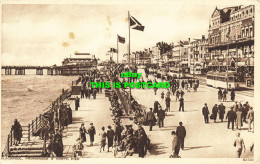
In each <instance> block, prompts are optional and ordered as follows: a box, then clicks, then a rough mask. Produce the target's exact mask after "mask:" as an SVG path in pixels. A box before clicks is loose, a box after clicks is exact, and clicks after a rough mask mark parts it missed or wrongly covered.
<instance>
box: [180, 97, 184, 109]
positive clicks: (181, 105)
mask: <svg viewBox="0 0 260 164" xmlns="http://www.w3.org/2000/svg"><path fill="white" fill-rule="evenodd" d="M179 101H180V106H179V111H181V109H182V111H183V112H184V99H183V97H181V98H180V100H179Z"/></svg>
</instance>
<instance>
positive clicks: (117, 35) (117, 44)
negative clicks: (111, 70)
mask: <svg viewBox="0 0 260 164" xmlns="http://www.w3.org/2000/svg"><path fill="white" fill-rule="evenodd" d="M118 53H119V50H118V34H117V61H116V63H117V64H118Z"/></svg>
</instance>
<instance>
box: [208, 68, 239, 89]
mask: <svg viewBox="0 0 260 164" xmlns="http://www.w3.org/2000/svg"><path fill="white" fill-rule="evenodd" d="M237 76H238V75H237V73H236V72H234V71H228V73H226V72H211V71H210V72H208V73H207V85H208V86H212V87H214V88H227V85H228V89H238V88H239V82H238V81H237Z"/></svg>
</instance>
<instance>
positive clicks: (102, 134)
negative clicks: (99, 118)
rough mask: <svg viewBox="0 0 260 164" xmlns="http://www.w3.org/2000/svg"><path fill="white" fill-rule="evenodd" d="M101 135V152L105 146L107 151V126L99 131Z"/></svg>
mask: <svg viewBox="0 0 260 164" xmlns="http://www.w3.org/2000/svg"><path fill="white" fill-rule="evenodd" d="M99 135H100V137H101V140H100V150H99V152H100V153H101V149H102V148H103V151H105V146H106V137H107V133H106V132H105V127H102V131H101V132H100V133H99Z"/></svg>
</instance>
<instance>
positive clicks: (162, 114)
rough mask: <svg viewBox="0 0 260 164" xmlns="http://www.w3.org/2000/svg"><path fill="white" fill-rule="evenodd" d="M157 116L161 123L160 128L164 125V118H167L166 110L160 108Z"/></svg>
mask: <svg viewBox="0 0 260 164" xmlns="http://www.w3.org/2000/svg"><path fill="white" fill-rule="evenodd" d="M157 117H158V124H159V128H161V127H163V126H164V123H163V121H164V118H165V111H164V110H162V108H160V110H159V111H158V113H157Z"/></svg>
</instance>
